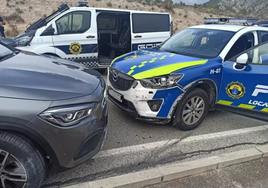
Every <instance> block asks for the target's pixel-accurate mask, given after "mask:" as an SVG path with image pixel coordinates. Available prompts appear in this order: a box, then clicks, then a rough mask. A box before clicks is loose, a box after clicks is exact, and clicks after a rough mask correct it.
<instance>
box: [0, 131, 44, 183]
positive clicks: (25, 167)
mask: <svg viewBox="0 0 268 188" xmlns="http://www.w3.org/2000/svg"><path fill="white" fill-rule="evenodd" d="M5 156H8V158H7V160H6V162H5V165H4V166H5V168H6V171H9V170H10V171H12V170H13V171H14V170H17V171H20V174H25V176H21V177H22V179H23V180H25V183H22V184H23V185H22V184H20V185H19V186H18V187H23V186H24V187H23V188H39V187H40V186H41V184H42V183H43V181H44V179H45V176H46V170H47V164H46V161H45V159H44V157H43V156H42V154H41V152H40V151H39V150H38V148H36V147H35V146H34V145H33V144H32V143H31V142H29V141H28V140H27V139H23V138H22V137H20V136H18V135H16V134H11V133H7V132H0V162H1V164H3V159H4V158H5ZM14 164H15V165H14ZM11 165H13V166H12V168H13V169H11ZM1 166H3V165H1ZM0 174H1V175H6V174H4V173H2V171H1V169H0ZM6 177H7V175H6ZM9 177H10V175H9ZM21 177H20V176H17V177H16V178H21ZM1 180H2V179H1ZM5 183H6V184H7V185H9V187H8V186H7V188H11V187H16V185H14V184H12V182H10V181H8V180H5ZM0 187H2V181H0Z"/></svg>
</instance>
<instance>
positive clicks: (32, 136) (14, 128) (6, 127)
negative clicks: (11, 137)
mask: <svg viewBox="0 0 268 188" xmlns="http://www.w3.org/2000/svg"><path fill="white" fill-rule="evenodd" d="M0 131H6V132H12V133H15V134H18V135H19V136H22V137H25V138H27V139H29V140H30V141H31V142H32V143H33V144H35V145H36V146H37V147H39V148H41V149H42V150H43V151H44V152H45V153H46V155H48V156H49V158H50V160H51V162H52V165H53V166H55V167H57V166H59V161H58V158H57V157H56V154H55V152H54V151H53V149H52V148H51V146H50V145H49V144H48V142H47V141H46V140H45V139H44V138H43V137H42V135H40V134H38V133H37V132H36V131H34V130H32V129H30V128H29V127H27V126H25V125H21V124H18V123H11V122H0Z"/></svg>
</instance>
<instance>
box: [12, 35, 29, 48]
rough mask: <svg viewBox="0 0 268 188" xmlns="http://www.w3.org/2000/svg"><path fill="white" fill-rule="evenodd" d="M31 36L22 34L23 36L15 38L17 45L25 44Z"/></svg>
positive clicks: (27, 43)
mask: <svg viewBox="0 0 268 188" xmlns="http://www.w3.org/2000/svg"><path fill="white" fill-rule="evenodd" d="M32 38H33V36H23V37H19V38H16V39H15V40H16V42H17V45H18V46H27V45H29V44H30V42H31V41H32Z"/></svg>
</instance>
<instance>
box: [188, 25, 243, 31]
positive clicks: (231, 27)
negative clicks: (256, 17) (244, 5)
mask: <svg viewBox="0 0 268 188" xmlns="http://www.w3.org/2000/svg"><path fill="white" fill-rule="evenodd" d="M245 27H248V26H241V25H216V24H208V25H197V26H192V27H189V28H200V29H213V30H222V31H233V32H238V31H239V30H241V29H243V28H245Z"/></svg>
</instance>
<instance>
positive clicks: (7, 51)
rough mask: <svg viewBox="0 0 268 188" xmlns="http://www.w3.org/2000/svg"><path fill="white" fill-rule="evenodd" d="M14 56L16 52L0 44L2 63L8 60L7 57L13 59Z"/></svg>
mask: <svg viewBox="0 0 268 188" xmlns="http://www.w3.org/2000/svg"><path fill="white" fill-rule="evenodd" d="M13 55H14V52H13V51H12V50H10V49H9V48H7V47H5V46H3V45H1V44H0V61H2V60H4V59H6V58H7V57H11V56H13Z"/></svg>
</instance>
